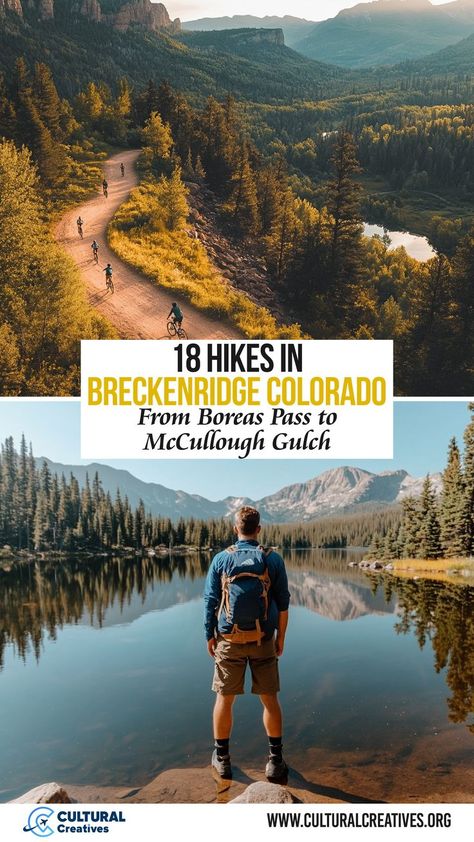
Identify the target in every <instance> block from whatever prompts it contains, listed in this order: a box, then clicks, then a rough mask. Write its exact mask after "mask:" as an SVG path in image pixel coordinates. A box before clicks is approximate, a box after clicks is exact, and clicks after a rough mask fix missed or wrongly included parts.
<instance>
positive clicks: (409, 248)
mask: <svg viewBox="0 0 474 842" xmlns="http://www.w3.org/2000/svg"><path fill="white" fill-rule="evenodd" d="M364 234H365V236H366V237H373V236H374V234H377V235H378V236H379V237H383V236H384V234H388V236H389V237H390V241H391V242H390V246H389V249H396V248H398V247H399V246H403V247H404V248H405V250H406V252H407V254H409V255H410V257H414V258H416V260H429V259H430V258H431V257H434V256H435V253H436V252H435V251H434V249H433V248H432V246H431V245H430V243H429V242H428V240H427V239H426V237H420V236H418V234H410V233H409V232H408V231H389V230H388V229H386V228H383V227H382V226H381V225H370V224H369V223H368V222H366V223H364Z"/></svg>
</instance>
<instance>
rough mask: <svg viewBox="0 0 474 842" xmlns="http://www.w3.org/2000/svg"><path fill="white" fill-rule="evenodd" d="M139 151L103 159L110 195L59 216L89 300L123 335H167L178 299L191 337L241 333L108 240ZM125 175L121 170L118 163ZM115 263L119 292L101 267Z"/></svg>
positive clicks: (133, 181) (62, 239)
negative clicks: (151, 276)
mask: <svg viewBox="0 0 474 842" xmlns="http://www.w3.org/2000/svg"><path fill="white" fill-rule="evenodd" d="M138 155H139V152H138V151H136V150H130V151H125V152H120V153H119V154H118V155H114V156H113V157H112V158H110V159H109V160H108V161H107V162H106V164H105V177H106V179H107V181H108V183H109V191H108V192H109V196H108V199H106V198H105V197H104V196H103V195H102V193H100V194H99V193H98V195H97V196H96V197H95V198H94V199H90V200H89V201H88V202H85V203H84V204H83V205H79V206H78V207H76V208H74V210H71V211H68V212H67V213H66V214H65V215H64V216H63V217H62V219H61V221H60V222H59V224H58V226H57V229H56V238H57V240H58V242H59V243H61V245H62V246H63V248H64V249H65V250H66V251H67V252H68V254H70V255H71V257H72V258H73V260H74V262H75V263H76V264H77V266H78V267H79V269H80V271H81V274H82V277H83V280H84V283H85V284H86V287H87V292H88V296H89V302H90V304H91V305H92V306H93V307H95V308H96V309H97V310H99V311H100V312H101V313H102V314H103V315H104V316H105V317H106V318H107V319H108V320H109V322H111V323H112V324H113V325H114V326H115V328H116V330H117V331H118V333H119V336H120V337H121V338H122V339H168V338H169V337H168V335H167V333H166V317H167V315H168V313H169V311H170V308H171V303H172V302H173V301H177V302H178V304H179V306H180V307H181V310H182V311H183V313H184V322H183V327H184V328H185V329H186V332H187V334H188V336H189V338H190V339H231V338H234V337H235V338H238V337H240V336H241V335H242V334H240V333H239V331H238V330H237V328H234V327H232V326H231V325H228V324H226V323H225V322H223V321H214V320H213V319H212V318H210V317H209V316H206V315H204V314H203V313H201V312H200V311H199V310H196V309H195V308H194V307H192V306H191V304H189V302H188V301H187V300H186V299H185V298H183V297H182V296H180V295H179V294H178V293H171V292H168V291H167V290H165V289H163V288H161V287H158V286H156V285H155V284H154V283H152V282H151V281H150V280H148V278H146V277H144V275H142V274H140V272H138V271H137V270H135V269H133V268H132V267H131V266H127V265H126V264H125V263H123V261H121V260H120V259H119V258H118V257H117V256H116V255H115V254H114V252H113V251H111V249H110V248H109V246H108V244H107V225H108V224H109V222H110V220H111V219H112V217H113V215H114V213H115V211H116V210H117V208H118V207H119V206H120V205H121V204H122V203H123V202H124V201H125V200H126V199H127V196H128V195H129V193H130V190H132V189H133V187H135V186H136V185H137V183H138V179H137V174H136V171H135V162H136V160H137V158H138ZM121 162H123V163H124V165H125V176H124V177H123V178H122V176H121V174H120V163H121ZM79 216H81V217H82V219H83V220H84V239H83V240H81V239H80V237H79V235H78V233H77V226H76V219H77V218H78V217H79ZM94 239H95V240H97V242H98V243H99V246H100V248H99V265H98V266H97V265H96V264H95V263H94V261H93V258H92V250H91V243H92V241H93V240H94ZM107 263H111V265H112V267H113V270H114V275H113V278H114V285H115V293H114V294H112V293H111V292H109V291H108V290H106V289H105V275H104V272H103V269H104V267H105V265H106V264H107Z"/></svg>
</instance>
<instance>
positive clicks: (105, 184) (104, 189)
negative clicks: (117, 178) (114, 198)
mask: <svg viewBox="0 0 474 842" xmlns="http://www.w3.org/2000/svg"><path fill="white" fill-rule="evenodd" d="M108 190H109V183H108V181H107V180H106V179H105V178H104V180H103V182H102V192H103V194H104V196H105V198H107V195H108Z"/></svg>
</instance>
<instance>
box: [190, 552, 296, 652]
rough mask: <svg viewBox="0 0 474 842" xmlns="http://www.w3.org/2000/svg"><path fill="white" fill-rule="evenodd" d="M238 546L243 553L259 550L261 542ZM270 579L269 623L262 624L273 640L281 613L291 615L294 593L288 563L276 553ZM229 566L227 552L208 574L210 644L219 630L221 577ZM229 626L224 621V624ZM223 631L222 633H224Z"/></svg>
mask: <svg viewBox="0 0 474 842" xmlns="http://www.w3.org/2000/svg"><path fill="white" fill-rule="evenodd" d="M235 546H236V547H237V548H238V549H239V550H240V549H247V548H248V549H249V550H251V549H252V547H258V546H259V543H258V541H251V540H248V539H245V540H239V541H236V543H235ZM266 561H267V565H268V575H269V576H270V581H271V587H270V590H269V592H268V613H267V619H266V620H265V621H264V622H263V623H262V631H264V632H265V636H266V637H271V635H272V634H273V633H274V631H275V629H276V628H277V627H278V614H279V612H280V611H287V610H288V605H289V603H290V592H289V590H288V577H287V575H286V569H285V562H284V561H283V559H282V557H281V555H279V554H278V553H276V552H275V551H274V550H272V551H271V552H270V553H269V554H268V555H267V557H266ZM228 562H229V553H228V552H227V551H226V550H223V551H222V552H220V553H217V555H215V556H214V558H213V559H212V562H211V565H210V567H209V570H208V572H207V578H206V585H205V588H204V628H205V631H206V640H211V638H213V637H214V635H215V632H216V630H217V615H216V611H217V609H218V608H219V605H220V602H221V598H222V584H221V576H222V574H223V572H224V570H225V568H226V565H227V564H228ZM224 622H225V620H224V618H223V617H221V623H222V624H223V623H224ZM220 630H221V631H222V629H220Z"/></svg>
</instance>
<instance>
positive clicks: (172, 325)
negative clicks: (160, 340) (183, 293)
mask: <svg viewBox="0 0 474 842" xmlns="http://www.w3.org/2000/svg"><path fill="white" fill-rule="evenodd" d="M166 330H167V331H168V336H176V334H177V330H176V325H175V323H174V321H173V320H172V319H170V320H169V322H168V323H167V325H166Z"/></svg>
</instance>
